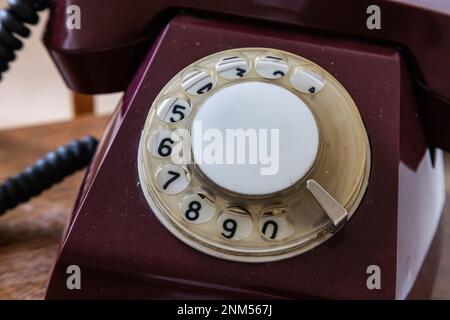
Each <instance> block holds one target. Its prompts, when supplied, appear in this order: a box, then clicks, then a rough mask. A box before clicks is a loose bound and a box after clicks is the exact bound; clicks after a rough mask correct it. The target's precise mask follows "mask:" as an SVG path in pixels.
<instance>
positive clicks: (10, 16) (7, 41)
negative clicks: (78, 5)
mask: <svg viewBox="0 0 450 320" xmlns="http://www.w3.org/2000/svg"><path fill="white" fill-rule="evenodd" d="M8 3H9V7H8V8H7V9H4V10H2V11H0V79H1V78H2V77H1V75H2V73H3V72H5V71H6V70H8V64H9V63H10V62H11V61H13V60H14V59H15V58H16V54H15V51H17V50H20V49H21V48H22V46H23V44H22V41H21V40H20V39H19V38H18V37H17V35H19V36H21V37H23V38H27V37H28V36H29V35H30V29H28V28H27V26H26V24H30V25H35V24H36V23H38V21H39V16H38V14H37V13H38V12H39V11H42V10H44V9H46V8H48V7H49V6H50V4H51V0H9V1H8Z"/></svg>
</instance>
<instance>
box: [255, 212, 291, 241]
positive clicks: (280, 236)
mask: <svg viewBox="0 0 450 320" xmlns="http://www.w3.org/2000/svg"><path fill="white" fill-rule="evenodd" d="M258 225H259V232H260V233H261V235H262V237H263V238H264V239H266V240H270V241H280V240H284V239H286V238H288V237H289V236H291V235H292V234H293V233H294V226H293V225H292V224H291V223H290V222H289V220H288V216H287V213H286V211H285V210H283V209H277V210H273V211H270V212H266V213H264V214H263V215H262V216H261V218H260V219H259V223H258Z"/></svg>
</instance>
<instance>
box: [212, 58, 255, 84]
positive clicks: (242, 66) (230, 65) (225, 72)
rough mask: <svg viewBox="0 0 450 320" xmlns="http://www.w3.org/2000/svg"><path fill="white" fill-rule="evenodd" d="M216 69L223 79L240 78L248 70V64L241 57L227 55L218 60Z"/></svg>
mask: <svg viewBox="0 0 450 320" xmlns="http://www.w3.org/2000/svg"><path fill="white" fill-rule="evenodd" d="M216 70H217V73H218V74H220V75H221V76H222V77H224V78H225V79H230V80H232V79H240V78H243V77H244V76H245V75H246V74H247V72H248V71H249V70H250V64H249V62H248V61H247V60H246V59H244V58H242V57H239V56H229V57H225V58H223V59H222V60H220V61H219V63H218V64H217V66H216Z"/></svg>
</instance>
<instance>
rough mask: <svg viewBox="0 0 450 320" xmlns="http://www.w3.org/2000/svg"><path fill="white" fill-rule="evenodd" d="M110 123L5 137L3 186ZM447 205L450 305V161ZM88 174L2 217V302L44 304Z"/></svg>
mask: <svg viewBox="0 0 450 320" xmlns="http://www.w3.org/2000/svg"><path fill="white" fill-rule="evenodd" d="M106 123H107V118H105V117H93V116H90V117H84V118H77V119H76V120H75V121H71V122H65V123H58V124H52V125H46V126H37V127H29V128H23V129H14V130H8V131H0V180H1V181H3V180H4V179H5V178H7V177H8V176H10V175H13V174H15V173H16V172H18V171H20V170H22V169H24V168H25V167H26V166H28V165H29V164H32V163H34V162H35V161H36V159H38V158H40V157H42V156H43V155H45V154H46V153H47V152H48V151H50V150H53V149H54V148H56V147H58V146H60V145H63V144H66V143H67V142H69V141H70V140H72V139H75V138H81V137H83V136H85V135H87V134H92V135H94V136H97V137H100V136H101V133H102V131H103V129H104V128H105V126H106ZM446 167H447V168H448V169H449V170H447V173H446V182H447V205H446V209H445V211H444V216H443V219H442V221H441V224H442V225H441V228H442V230H443V234H442V237H443V244H442V246H443V252H442V258H441V262H440V265H439V268H438V275H437V280H436V283H435V286H434V289H433V298H435V299H450V201H448V200H449V199H450V192H449V186H450V174H449V171H450V157H448V156H447V157H446ZM83 174H84V173H83V172H79V173H77V174H75V175H73V176H72V177H70V178H67V179H66V180H64V181H63V182H62V183H60V184H58V185H56V186H55V187H53V188H52V189H50V190H48V191H46V192H44V193H43V194H42V195H41V196H38V197H36V198H34V199H32V200H31V201H29V202H28V203H25V204H23V205H21V206H19V207H17V208H16V209H14V210H11V211H9V212H8V213H7V214H5V215H4V216H2V217H0V300H3V299H42V298H43V297H44V295H45V288H46V285H47V281H48V277H49V272H50V271H51V268H52V265H53V261H54V259H55V256H56V251H57V248H58V243H59V240H60V237H61V233H62V230H63V227H64V225H65V223H66V220H67V219H68V217H69V215H70V214H71V211H72V207H73V204H74V201H75V197H76V195H77V192H78V188H79V186H80V183H81V180H82V178H83Z"/></svg>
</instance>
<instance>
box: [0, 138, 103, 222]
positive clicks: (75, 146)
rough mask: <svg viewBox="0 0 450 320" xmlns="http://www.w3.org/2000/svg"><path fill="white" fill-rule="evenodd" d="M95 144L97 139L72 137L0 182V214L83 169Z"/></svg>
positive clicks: (90, 157) (91, 154)
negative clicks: (70, 140) (72, 138)
mask: <svg viewBox="0 0 450 320" xmlns="http://www.w3.org/2000/svg"><path fill="white" fill-rule="evenodd" d="M97 144H98V142H97V139H95V138H94V137H91V136H87V137H85V138H83V139H81V140H74V141H72V142H71V143H70V144H68V145H65V146H62V147H59V148H58V149H56V150H55V151H52V152H49V153H48V154H47V155H46V156H45V157H44V158H42V159H39V160H38V161H37V162H36V163H35V164H34V165H32V166H29V167H28V168H26V169H25V170H24V171H22V172H20V173H19V174H17V175H15V176H14V177H11V178H8V179H7V180H6V181H5V182H4V183H3V185H0V215H2V214H3V213H4V212H5V211H6V210H9V209H12V208H14V207H15V206H17V205H18V204H20V203H22V202H25V201H28V200H29V199H30V198H31V197H34V196H36V195H38V194H40V193H41V192H42V191H44V190H45V189H48V188H50V187H51V186H52V185H54V184H56V183H58V182H60V181H61V180H63V179H64V178H65V177H67V176H69V175H71V174H72V173H74V172H75V171H78V170H80V169H82V168H84V167H85V166H86V165H87V164H88V163H89V162H90V161H91V159H92V157H93V155H94V153H95V150H96V148H97Z"/></svg>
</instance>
